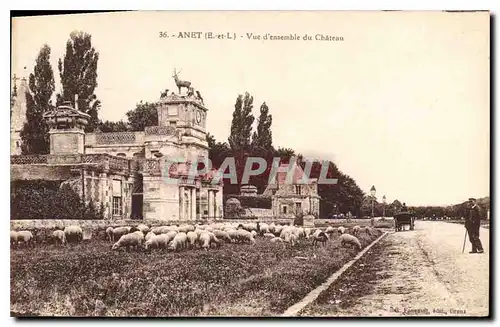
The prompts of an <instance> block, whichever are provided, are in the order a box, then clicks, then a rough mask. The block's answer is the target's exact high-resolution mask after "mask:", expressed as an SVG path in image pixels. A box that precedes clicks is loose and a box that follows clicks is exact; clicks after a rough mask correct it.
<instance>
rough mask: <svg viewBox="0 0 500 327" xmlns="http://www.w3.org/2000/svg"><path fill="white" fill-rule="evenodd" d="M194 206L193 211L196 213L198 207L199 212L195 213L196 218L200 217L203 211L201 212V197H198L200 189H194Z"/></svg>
mask: <svg viewBox="0 0 500 327" xmlns="http://www.w3.org/2000/svg"><path fill="white" fill-rule="evenodd" d="M195 192H196V207H195V208H194V212H195V213H196V209H198V211H199V213H196V219H201V215H202V214H203V212H201V211H202V210H201V199H200V190H198V189H196V191H195ZM198 199H200V201H198Z"/></svg>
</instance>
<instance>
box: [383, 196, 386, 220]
mask: <svg viewBox="0 0 500 327" xmlns="http://www.w3.org/2000/svg"><path fill="white" fill-rule="evenodd" d="M386 200H387V198H386V197H385V194H384V196H383V197H382V202H383V203H384V214H383V217H384V218H385V203H386Z"/></svg>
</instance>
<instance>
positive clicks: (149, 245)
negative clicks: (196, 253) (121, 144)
mask: <svg viewBox="0 0 500 327" xmlns="http://www.w3.org/2000/svg"><path fill="white" fill-rule="evenodd" d="M363 233H365V234H367V235H372V233H373V228H372V227H368V226H366V227H360V226H354V227H353V228H351V229H349V230H348V229H346V228H344V227H338V228H333V227H331V226H330V227H327V228H326V229H324V230H322V229H320V228H303V227H299V226H293V225H280V224H274V223H270V224H267V223H229V222H220V223H211V224H196V225H189V224H185V225H181V226H178V225H169V226H156V227H150V226H147V225H145V224H139V225H138V226H135V227H132V226H121V227H115V228H113V227H108V228H107V230H106V237H107V239H108V240H109V241H110V242H111V243H112V244H113V245H112V246H111V248H112V250H117V249H120V248H125V249H126V250H127V251H129V250H131V249H135V250H137V249H139V248H143V249H146V250H150V249H167V250H172V251H180V250H185V249H195V248H201V249H204V250H206V251H208V250H209V249H213V248H219V247H220V246H221V245H222V244H223V243H248V244H252V245H253V244H255V238H256V237H258V236H259V237H263V238H266V239H269V241H270V242H273V243H277V242H279V243H284V244H290V245H291V246H294V245H295V244H297V243H299V242H301V241H302V240H312V245H317V244H323V245H325V244H326V242H327V241H328V240H329V239H330V238H332V236H333V235H334V234H336V235H338V236H339V237H338V239H339V240H340V244H341V246H343V247H344V246H353V247H355V248H357V249H358V250H361V243H360V241H359V239H358V238H357V236H359V235H360V234H363ZM51 239H52V242H53V243H55V244H59V245H65V244H66V243H68V242H80V241H82V240H83V230H82V228H81V227H80V226H77V225H72V226H67V227H65V228H64V230H55V231H54V232H53V233H52V235H51ZM10 241H11V245H13V246H18V245H20V244H23V245H33V246H34V237H33V234H32V233H31V232H30V231H11V232H10Z"/></svg>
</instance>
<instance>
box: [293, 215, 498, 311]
mask: <svg viewBox="0 0 500 327" xmlns="http://www.w3.org/2000/svg"><path fill="white" fill-rule="evenodd" d="M463 237H464V227H463V225H459V224H450V223H445V222H435V221H417V222H416V225H415V230H414V231H404V232H398V233H392V234H389V235H387V236H386V238H385V239H383V240H382V241H381V242H379V243H378V244H377V245H375V246H374V247H373V248H372V249H371V250H370V251H369V252H368V253H367V254H366V255H365V256H364V257H363V258H361V259H360V260H359V261H358V262H357V263H356V264H355V265H354V266H353V267H351V269H350V270H348V271H347V272H346V273H345V274H344V275H343V276H342V277H341V278H340V279H339V280H337V281H336V282H335V283H334V284H332V285H331V287H330V288H329V289H328V290H327V291H326V292H324V293H323V294H322V295H321V296H320V297H319V298H318V299H317V300H316V301H315V302H313V303H312V304H311V305H309V306H308V307H306V308H305V309H304V310H303V311H302V312H301V314H300V315H301V316H358V317H359V316H402V315H404V316H443V315H446V316H487V315H488V312H489V309H488V292H489V287H488V274H489V230H488V229H484V228H481V231H480V238H481V241H482V242H483V247H484V249H485V253H484V254H469V253H468V252H469V251H470V243H469V242H468V241H467V244H466V250H465V253H464V254H462V244H463Z"/></svg>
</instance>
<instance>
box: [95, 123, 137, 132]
mask: <svg viewBox="0 0 500 327" xmlns="http://www.w3.org/2000/svg"><path fill="white" fill-rule="evenodd" d="M98 129H99V130H100V131H101V132H103V133H108V132H127V131H129V130H130V126H129V125H128V124H127V123H125V122H124V121H123V120H120V121H118V122H114V121H109V120H106V121H104V122H103V121H100V122H99V125H98Z"/></svg>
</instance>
